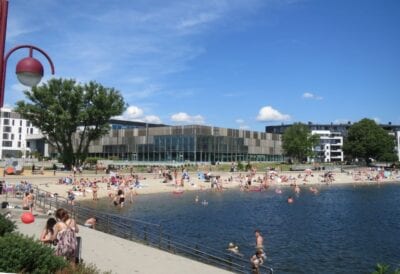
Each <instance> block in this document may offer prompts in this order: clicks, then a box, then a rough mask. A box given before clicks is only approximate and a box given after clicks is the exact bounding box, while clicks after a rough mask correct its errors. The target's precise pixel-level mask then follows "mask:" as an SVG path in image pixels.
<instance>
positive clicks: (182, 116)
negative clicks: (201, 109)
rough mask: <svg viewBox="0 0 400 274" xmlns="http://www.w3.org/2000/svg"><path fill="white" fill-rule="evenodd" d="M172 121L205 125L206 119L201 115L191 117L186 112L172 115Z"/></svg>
mask: <svg viewBox="0 0 400 274" xmlns="http://www.w3.org/2000/svg"><path fill="white" fill-rule="evenodd" d="M171 121H173V122H176V123H185V124H188V123H192V124H204V118H203V116H201V115H194V116H191V115H189V114H187V113H185V112H179V113H175V114H173V115H171Z"/></svg>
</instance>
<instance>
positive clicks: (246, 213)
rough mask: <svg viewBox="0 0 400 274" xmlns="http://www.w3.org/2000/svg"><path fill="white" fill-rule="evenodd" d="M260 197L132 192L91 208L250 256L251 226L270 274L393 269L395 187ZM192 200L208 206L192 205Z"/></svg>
mask: <svg viewBox="0 0 400 274" xmlns="http://www.w3.org/2000/svg"><path fill="white" fill-rule="evenodd" d="M319 190H320V193H319V194H318V195H315V194H312V193H311V192H310V191H309V190H308V187H307V188H306V187H303V188H302V191H301V193H300V194H299V195H297V196H294V197H295V201H294V203H293V204H288V203H287V202H286V200H287V197H288V196H290V195H294V194H293V190H292V189H291V188H282V194H276V192H275V189H273V188H271V189H269V190H268V191H265V192H250V193H249V192H240V191H237V190H229V191H225V192H223V193H214V192H201V191H198V192H197V191H193V192H185V193H184V194H182V195H173V194H172V193H167V194H166V193H164V194H151V195H138V196H136V197H135V198H134V200H135V201H134V203H133V205H132V206H131V205H130V204H129V203H127V206H126V207H125V208H123V209H118V208H115V207H114V206H113V205H111V203H110V202H109V201H108V200H102V201H99V202H98V203H97V204H96V205H93V204H92V206H95V207H97V208H101V209H106V210H109V211H110V212H113V213H118V214H121V215H123V216H127V217H132V218H137V219H141V220H145V221H148V222H152V223H157V224H161V225H162V227H163V230H164V231H166V232H168V233H171V234H174V235H177V236H179V237H182V238H184V239H186V240H190V241H194V242H198V243H202V244H204V245H207V246H210V247H213V248H215V249H218V250H222V251H224V250H225V249H226V247H227V245H228V243H229V242H234V243H236V244H237V245H238V246H239V248H240V252H241V253H243V254H244V256H245V257H250V256H251V255H252V254H253V253H254V245H255V239H254V229H256V228H257V229H259V230H260V231H261V232H262V234H263V236H264V240H265V243H266V250H267V254H268V261H267V263H268V265H271V266H272V267H273V268H274V270H275V273H371V272H372V271H373V269H374V266H375V264H376V263H377V262H384V263H387V264H390V265H391V266H392V268H395V267H400V185H399V184H398V183H391V184H385V185H362V186H353V185H349V186H322V187H320V188H319ZM196 195H198V196H199V199H200V201H203V200H207V201H208V205H207V206H204V205H202V204H201V203H200V202H199V203H195V197H196Z"/></svg>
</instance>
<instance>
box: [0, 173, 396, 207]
mask: <svg viewBox="0 0 400 274" xmlns="http://www.w3.org/2000/svg"><path fill="white" fill-rule="evenodd" d="M0 172H1V170H0ZM25 174H26V175H25ZM25 174H22V175H18V176H16V175H7V176H5V177H3V180H4V181H6V182H7V183H8V184H11V185H15V184H18V183H20V182H24V181H26V182H28V183H31V184H32V185H35V186H38V187H39V188H40V189H43V190H45V191H48V192H49V193H51V194H54V193H57V194H58V195H60V196H63V197H67V195H68V191H70V190H74V191H73V192H74V194H75V200H76V201H81V200H91V199H92V197H93V195H92V188H91V187H90V186H83V187H81V188H80V190H81V191H78V190H76V187H75V188H74V185H73V184H64V183H61V184H60V183H59V182H60V180H63V179H64V178H67V177H69V178H72V179H73V178H75V179H74V180H75V182H80V181H86V182H92V181H107V180H110V177H111V176H113V175H115V174H113V175H109V174H106V173H99V174H93V173H83V174H76V176H75V177H74V176H73V174H72V173H70V172H57V174H56V175H53V172H52V171H45V172H44V174H38V175H31V174H30V172H29V171H28V172H25ZM327 174H328V175H329V176H328V177H327ZM129 175H130V174H125V173H121V174H118V176H121V177H129ZM135 175H137V176H138V178H139V182H140V184H139V186H138V187H135V188H133V189H134V191H135V192H136V194H137V195H142V194H153V193H173V192H174V191H183V192H186V191H211V190H213V189H212V183H210V182H209V181H207V182H206V181H205V180H204V179H203V178H200V177H201V176H199V173H198V172H196V173H194V172H191V173H189V177H190V179H189V180H184V185H183V186H179V187H177V183H178V184H179V183H180V182H181V180H180V179H178V182H177V181H176V180H171V181H168V182H167V183H163V181H164V178H163V177H160V175H159V174H157V173H136V174H135ZM181 175H182V173H181V172H179V173H178V176H177V177H178V178H180V177H181ZM212 176H214V177H215V176H219V177H220V180H219V182H220V185H221V189H222V190H223V189H231V188H238V189H239V188H240V187H241V186H243V185H246V182H247V181H248V179H249V177H246V176H250V174H249V173H246V172H233V173H231V172H213V173H212ZM263 178H264V179H265V178H267V180H268V181H267V184H268V187H271V188H274V187H275V188H279V187H290V186H293V185H295V184H296V185H298V186H315V187H318V186H319V185H326V184H378V183H385V182H394V181H400V176H399V174H398V173H397V172H390V173H387V172H384V171H380V170H370V169H368V168H360V169H356V170H347V171H346V172H339V171H331V172H328V171H316V172H315V171H312V172H294V171H293V172H275V171H271V172H262V173H261V172H257V173H254V174H253V176H252V177H251V186H250V188H253V189H254V188H258V187H259V186H260V185H261V183H260V182H261V181H262V180H263ZM83 189H85V191H84V192H85V193H83V191H82V190H83ZM116 191H117V187H116V186H112V185H111V186H110V185H108V184H107V183H106V182H99V183H98V198H105V197H109V195H114V194H115V193H116ZM213 191H215V189H214V190H213Z"/></svg>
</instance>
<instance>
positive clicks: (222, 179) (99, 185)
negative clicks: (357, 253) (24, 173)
mask: <svg viewBox="0 0 400 274" xmlns="http://www.w3.org/2000/svg"><path fill="white" fill-rule="evenodd" d="M147 175H148V176H149V177H152V179H157V180H158V181H159V183H160V184H163V185H165V184H167V185H171V186H172V187H174V188H173V189H174V191H175V193H174V194H182V193H183V190H184V189H187V186H193V189H195V190H198V191H212V192H223V191H224V190H225V189H226V188H230V187H236V186H237V187H238V189H240V191H243V192H259V191H260V192H261V191H270V189H273V191H274V194H276V195H282V194H283V193H284V192H283V191H282V189H283V187H287V188H288V189H289V191H285V193H288V192H289V195H288V196H285V197H283V199H282V200H283V201H284V202H285V203H286V202H287V203H288V204H293V203H294V204H296V199H297V198H298V197H299V195H300V193H301V192H303V191H307V192H310V193H312V194H314V195H318V194H319V192H320V191H321V188H320V187H319V186H320V185H330V184H332V183H334V182H335V181H336V180H337V173H335V172H332V171H323V172H318V173H315V172H314V171H312V170H309V169H306V170H304V171H302V172H291V173H282V172H278V171H276V170H266V171H264V172H257V170H256V169H251V170H249V171H248V172H243V173H238V172H230V173H228V174H224V175H219V174H213V173H211V172H210V171H208V170H206V171H198V172H197V174H196V173H194V174H193V173H191V174H190V173H189V172H188V171H187V170H186V169H185V168H181V169H178V168H164V167H153V168H152V169H151V174H147ZM196 175H197V176H196ZM344 175H345V176H347V177H348V178H349V179H351V180H352V181H353V182H354V183H358V182H378V183H379V182H382V181H384V180H388V181H391V180H392V181H395V180H399V179H400V176H399V173H398V170H393V171H386V170H384V169H378V168H360V169H354V170H352V171H349V172H347V173H344ZM342 176H343V175H342ZM196 177H197V180H196ZM145 181H146V176H145V175H139V174H135V173H134V172H133V171H132V170H131V172H130V174H123V175H121V174H117V173H113V172H110V173H109V174H108V175H102V176H101V177H100V176H99V177H97V178H84V177H82V176H76V172H74V173H73V174H70V175H67V176H64V177H62V178H60V179H59V180H58V184H59V185H65V186H66V187H67V188H68V190H67V192H66V193H67V194H66V198H67V200H68V203H69V204H70V205H74V203H75V200H76V198H77V197H79V196H82V197H86V196H89V197H91V199H92V200H93V201H94V202H95V201H97V200H99V192H100V190H103V191H106V192H107V196H108V199H109V201H110V203H111V204H113V205H114V206H115V207H117V208H123V207H124V206H125V205H126V203H127V202H129V203H133V202H134V197H135V196H136V195H138V190H139V189H141V188H145V187H149V184H147V183H144V182H145ZM185 187H186V188H185ZM5 191H7V192H8V191H13V192H14V193H21V194H22V195H23V209H24V210H30V211H32V210H33V207H34V200H35V197H34V194H33V193H34V192H33V189H32V184H31V183H29V182H28V181H21V182H19V183H17V184H9V183H7V182H5V181H2V182H0V194H1V193H2V192H5ZM54 194H55V193H52V194H51V195H54ZM199 194H200V193H199ZM90 195H91V196H90ZM195 202H196V203H201V204H202V205H208V202H207V201H206V200H203V201H201V199H200V197H199V195H196V198H195ZM288 206H293V205H288ZM97 221H98V220H97V218H96V217H95V216H93V217H90V218H89V219H88V220H86V222H85V223H84V225H85V226H87V227H90V228H93V229H94V228H95V227H96V223H97ZM78 232H79V229H78V226H77V225H76V222H75V220H73V219H72V218H71V217H70V215H69V214H68V212H67V211H66V210H65V209H58V210H57V211H56V212H55V218H54V217H51V218H49V219H48V221H47V223H46V227H45V228H44V229H43V231H42V234H41V236H40V240H41V241H42V242H43V243H44V244H48V245H53V246H54V247H55V252H56V254H57V255H60V256H64V257H66V258H67V259H68V260H69V261H71V262H73V261H74V260H76V259H75V258H76V256H77V255H76V252H77V251H76V250H78V249H79V240H75V241H74V240H72V238H73V237H72V236H71V235H74V236H75V239H76V236H77V233H78ZM69 234H70V235H69ZM255 237H256V245H255V251H254V254H253V255H251V257H250V263H251V265H252V268H253V273H258V271H259V267H260V266H261V265H263V263H264V262H265V261H266V259H267V257H266V252H265V248H264V243H263V241H264V239H263V236H262V235H261V232H260V231H259V230H256V231H255ZM65 238H68V240H65ZM78 239H79V238H78ZM70 242H71V243H70ZM68 245H71V246H72V245H74V246H75V249H73V248H72V247H68V248H67V247H66V246H68ZM72 250H74V251H72ZM228 251H229V252H231V253H233V254H235V255H238V256H241V257H242V256H243V254H241V253H240V252H239V247H238V246H237V245H236V244H234V243H230V244H229V245H228Z"/></svg>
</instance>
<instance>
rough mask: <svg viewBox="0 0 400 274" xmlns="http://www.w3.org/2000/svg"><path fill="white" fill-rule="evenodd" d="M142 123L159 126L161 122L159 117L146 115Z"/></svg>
mask: <svg viewBox="0 0 400 274" xmlns="http://www.w3.org/2000/svg"><path fill="white" fill-rule="evenodd" d="M143 121H144V122H146V123H152V124H161V123H162V121H161V119H160V117H158V116H156V115H147V116H145V117H144V118H143Z"/></svg>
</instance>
